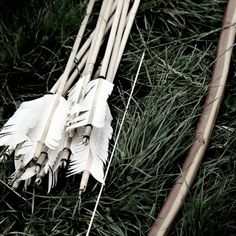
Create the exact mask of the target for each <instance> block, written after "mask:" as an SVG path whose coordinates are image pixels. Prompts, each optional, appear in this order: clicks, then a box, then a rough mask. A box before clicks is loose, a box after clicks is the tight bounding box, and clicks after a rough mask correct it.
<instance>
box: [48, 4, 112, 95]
mask: <svg viewBox="0 0 236 236" xmlns="http://www.w3.org/2000/svg"><path fill="white" fill-rule="evenodd" d="M115 9H116V6H115V4H114V5H113V7H112V10H111V14H110V16H109V17H110V18H109V21H108V24H107V26H106V30H105V35H106V34H107V33H108V31H109V30H110V28H111V25H112V22H113V18H114V15H113V14H114V11H115ZM94 31H95V30H93V32H92V33H91V34H90V36H89V37H88V39H87V40H86V41H85V43H84V44H83V46H82V47H81V48H80V50H79V51H78V53H77V55H76V57H75V61H80V60H84V59H83V57H84V56H86V58H87V57H88V54H87V55H85V54H86V52H87V50H88V48H89V47H90V45H91V42H92V39H93V36H94ZM103 40H104V38H103ZM102 42H103V41H102ZM74 67H75V63H73V67H72V68H71V69H72V70H73V69H74ZM75 70H76V69H75ZM74 72H75V71H74ZM77 72H78V73H79V71H78V70H77ZM70 73H71V71H70ZM78 73H77V75H78ZM74 76H75V74H74V75H73V77H74ZM75 78H76V76H75V77H74V79H75ZM61 79H62V75H61V76H60V78H59V79H58V80H57V81H56V83H55V84H54V86H53V87H52V88H51V90H50V92H51V93H55V92H56V91H57V89H58V86H59V84H60V81H61ZM74 79H73V80H72V78H69V80H68V82H67V83H68V84H66V86H65V89H64V91H63V93H64V94H65V93H66V92H67V91H68V89H69V88H70V86H71V84H72V83H73V82H74Z"/></svg>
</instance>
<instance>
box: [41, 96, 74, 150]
mask: <svg viewBox="0 0 236 236" xmlns="http://www.w3.org/2000/svg"><path fill="white" fill-rule="evenodd" d="M69 109H70V104H69V102H67V101H66V100H65V98H63V97H61V98H60V102H59V104H58V106H57V108H56V111H55V113H54V114H53V117H52V120H51V125H50V127H49V130H48V133H47V137H46V139H45V145H46V146H47V147H48V148H50V149H56V148H57V147H58V146H59V144H60V141H61V139H62V135H63V133H64V132H65V126H66V120H67V116H68V112H69Z"/></svg>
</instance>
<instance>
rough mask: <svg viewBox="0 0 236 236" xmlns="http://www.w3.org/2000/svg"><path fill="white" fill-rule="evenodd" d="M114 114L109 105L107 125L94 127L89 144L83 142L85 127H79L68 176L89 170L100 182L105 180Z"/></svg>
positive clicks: (74, 141) (72, 145) (73, 143)
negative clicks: (105, 166)
mask: <svg viewBox="0 0 236 236" xmlns="http://www.w3.org/2000/svg"><path fill="white" fill-rule="evenodd" d="M111 120H112V116H111V113H110V109H109V107H108V106H107V109H106V116H105V126H104V127H103V128H96V127H93V129H92V133H91V136H90V142H89V144H87V145H86V144H84V143H83V127H82V128H78V129H77V134H76V135H75V136H74V139H73V141H72V144H71V151H72V154H71V158H70V161H71V162H70V165H69V169H68V171H69V172H68V176H70V175H74V174H77V173H81V172H83V171H85V170H87V171H89V172H90V173H91V174H92V176H93V177H94V178H95V179H96V180H97V181H99V182H101V183H102V182H103V178H104V171H103V169H104V164H105V163H106V161H107V157H108V146H109V140H110V139H111V137H112V127H111Z"/></svg>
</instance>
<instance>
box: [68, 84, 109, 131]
mask: <svg viewBox="0 0 236 236" xmlns="http://www.w3.org/2000/svg"><path fill="white" fill-rule="evenodd" d="M112 89H113V83H111V82H109V81H107V80H104V79H95V80H92V81H90V82H89V83H88V85H87V87H86V92H85V95H84V97H83V99H82V101H81V102H79V103H78V104H77V105H75V106H72V108H71V111H70V117H74V116H75V115H76V114H78V115H77V116H76V117H75V118H74V119H73V120H71V121H70V122H69V124H68V127H67V130H71V129H74V128H78V127H82V126H85V125H87V124H91V125H93V126H95V127H97V128H101V127H103V126H104V125H105V124H104V123H105V114H106V108H107V99H108V97H109V95H110V94H111V92H112Z"/></svg>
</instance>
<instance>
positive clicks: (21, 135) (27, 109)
mask: <svg viewBox="0 0 236 236" xmlns="http://www.w3.org/2000/svg"><path fill="white" fill-rule="evenodd" d="M43 104H44V97H41V98H38V99H35V100H32V101H28V102H23V103H22V104H21V105H20V107H19V109H17V111H16V112H15V113H14V115H13V116H12V117H11V118H10V119H9V120H8V121H7V122H6V124H5V125H4V126H3V128H2V130H1V132H0V146H3V145H5V146H16V145H17V144H18V143H22V142H24V141H25V140H26V138H27V133H28V130H29V129H30V128H32V127H34V126H35V124H36V123H37V121H38V119H37V118H38V114H39V113H40V111H41V108H42V106H43Z"/></svg>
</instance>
